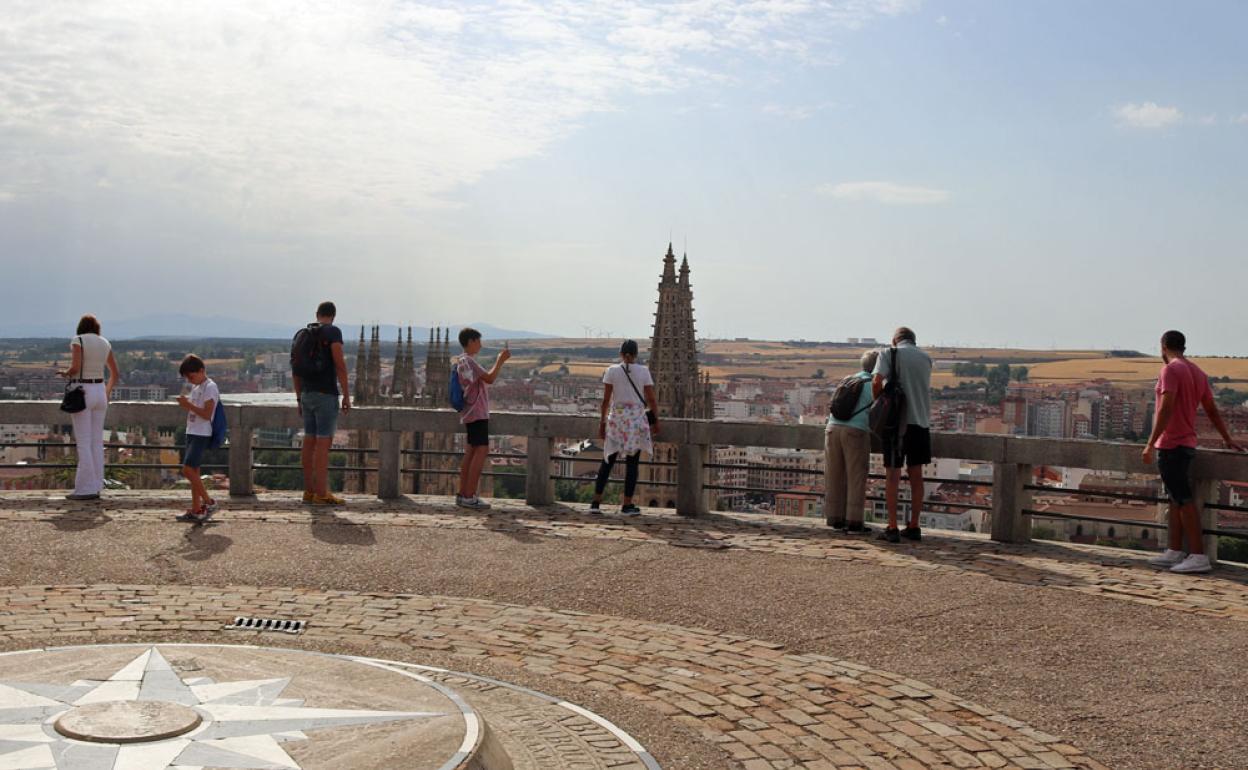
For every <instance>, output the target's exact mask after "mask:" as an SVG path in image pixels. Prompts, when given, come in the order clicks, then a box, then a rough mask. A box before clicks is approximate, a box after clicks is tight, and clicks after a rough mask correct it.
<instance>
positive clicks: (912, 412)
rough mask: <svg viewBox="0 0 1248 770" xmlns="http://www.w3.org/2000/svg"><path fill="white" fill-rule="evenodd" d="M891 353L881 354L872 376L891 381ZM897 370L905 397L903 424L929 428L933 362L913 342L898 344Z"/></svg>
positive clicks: (885, 350)
mask: <svg viewBox="0 0 1248 770" xmlns="http://www.w3.org/2000/svg"><path fill="white" fill-rule="evenodd" d="M892 367H893V351H892V350H891V349H890V348H885V349H884V350H881V351H880V359H879V360H878V361H876V363H875V371H874V372H873V374H879V375H882V376H883V377H884V379H886V380H887V379H892V377H893V368H892ZM897 368H898V369H899V370H900V377H899V378H898V379H899V381H900V382H901V389H902V390H903V391H905V393H906V423H907V424H909V425H917V426H919V427H920V428H930V427H931V419H930V415H931V413H932V358H931V356H929V355H928V354H927V353H924V352H923V351H922V350H920V349H919V348H917V347H915V345H914V343H912V342H899V343H897Z"/></svg>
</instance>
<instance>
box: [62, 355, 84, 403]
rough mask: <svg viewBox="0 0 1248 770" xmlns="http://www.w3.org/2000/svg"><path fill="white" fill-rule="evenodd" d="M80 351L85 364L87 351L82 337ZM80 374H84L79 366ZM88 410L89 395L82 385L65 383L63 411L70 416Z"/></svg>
mask: <svg viewBox="0 0 1248 770" xmlns="http://www.w3.org/2000/svg"><path fill="white" fill-rule="evenodd" d="M78 349H79V350H81V351H82V362H83V364H85V363H86V361H87V349H86V348H85V347H83V345H82V337H79V338H78ZM78 373H79V374H82V366H81V365H80V366H79V371H78ZM86 408H87V394H86V393H85V392H84V391H83V389H82V385H81V384H78V383H76V382H74V381H73V380H70V381H69V382H67V383H65V395H63V396H61V411H62V412H66V413H68V414H77V413H78V412H81V411H83V410H84V409H86Z"/></svg>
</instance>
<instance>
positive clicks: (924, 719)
mask: <svg viewBox="0 0 1248 770" xmlns="http://www.w3.org/2000/svg"><path fill="white" fill-rule="evenodd" d="M0 604H2V605H3V606H4V607H5V609H4V610H3V611H2V612H0V640H3V643H4V644H5V645H6V646H14V645H21V644H22V643H26V644H31V643H33V642H34V641H35V640H38V642H39V643H41V644H47V643H50V642H54V641H55V640H56V639H57V638H58V637H62V636H74V637H76V636H82V635H90V636H92V637H94V638H96V639H97V640H99V641H101V642H132V641H139V640H149V639H151V638H152V637H156V636H167V635H171V634H174V635H176V634H178V633H188V632H190V633H194V632H200V633H204V632H221V629H222V627H223V625H225V624H226V623H227V622H228V621H229V620H230V619H231V618H232V617H234V616H235V615H256V616H261V617H284V618H298V619H309V620H310V623H309V625H308V628H307V631H306V632H305V637H306V640H307V641H309V642H323V643H330V644H337V643H346V644H352V643H355V644H361V645H375V644H377V643H378V642H383V643H385V642H389V643H391V644H393V645H394V648H395V649H396V650H401V651H403V653H404V654H405V655H407V656H410V657H419V655H420V652H421V651H422V650H431V651H439V652H447V653H451V654H453V655H455V656H458V657H466V658H473V657H488V658H490V659H491V660H492V661H494V662H495V663H500V662H501V663H507V664H511V665H513V666H515V667H518V668H521V669H525V670H528V671H529V672H532V673H536V674H540V675H543V676H546V677H549V678H550V679H552V680H555V681H563V682H570V683H572V684H576V685H585V686H590V687H595V688H601V689H607V690H612V691H615V692H617V693H620V694H622V695H625V696H627V697H630V698H633V699H637V700H640V701H643V702H645V703H646V704H648V705H650V706H652V707H653V708H655V709H657V710H658V711H659V712H661V713H662V714H664V715H666V716H667V717H668V718H670V719H671V720H673V721H676V722H679V723H682V724H685V725H687V726H689V727H691V728H693V729H695V730H696V731H697V733H698V734H700V735H701V736H702V737H703V738H704V739H705V740H708V741H711V742H713V743H715V744H716V745H717V746H718V747H719V748H720V749H722V750H723V751H724V752H725V753H726V754H727V756H728V757H730V758H731V759H732V760H734V761H735V762H736V763H737V764H738V765H739V766H740V767H741V768H743V770H770V769H775V770H780V769H781V768H807V769H808V770H830V768H895V769H896V770H915V769H917V768H925V767H940V768H944V767H952V768H974V767H989V768H1103V767H1104V765H1101V764H1099V763H1097V762H1095V761H1093V760H1092V759H1089V758H1088V757H1087V756H1085V755H1084V754H1083V752H1081V751H1080V750H1079V749H1077V748H1076V747H1074V746H1072V745H1070V744H1068V743H1065V742H1063V741H1061V740H1059V739H1058V738H1056V737H1054V736H1051V735H1046V734H1044V733H1042V732H1039V731H1037V730H1034V729H1032V728H1030V727H1028V726H1027V725H1025V724H1023V723H1021V722H1018V721H1016V720H1014V719H1010V718H1009V717H1007V716H1003V715H1001V714H997V713H995V712H993V711H991V710H989V709H986V708H984V707H982V706H978V705H976V704H974V703H970V702H968V701H965V700H963V699H961V698H959V697H957V696H956V695H953V694H951V693H948V692H945V691H943V690H940V689H937V688H933V687H931V686H929V685H926V684H924V683H922V682H918V681H914V680H912V679H908V678H906V677H902V676H897V675H894V674H890V673H887V672H883V671H877V670H873V669H870V668H868V667H865V666H861V665H858V664H855V663H850V662H847V661H842V660H837V659H834V658H830V657H826V656H821V655H795V654H792V653H788V652H785V651H784V650H782V649H779V645H776V644H772V643H768V642H764V641H760V640H756V639H748V638H742V637H738V636H724V635H720V634H715V633H712V632H709V631H701V630H695V629H688V628H681V627H678V626H671V625H660V624H651V623H640V622H637V621H634V620H629V619H619V618H611V617H605V616H598V615H590V614H583V613H568V612H556V611H553V610H544V609H537V608H530V607H517V606H514V605H506V604H500V603H495V602H487V601H481V600H465V599H458V598H452V597H439V596H410V595H393V596H392V595H378V594H372V595H369V594H359V593H354V592H342V591H339V592H322V591H311V590H295V589H285V588H254V587H243V586H234V587H230V588H227V589H224V590H223V589H217V588H211V587H204V586H138V585H129V586H120V585H96V586H62V587H49V586H22V587H14V588H8V589H2V590H0ZM222 633H224V632H222ZM232 636H233V637H234V638H237V639H239V640H240V641H241V640H244V639H246V640H247V641H254V642H256V643H261V644H271V643H273V642H271V641H270V640H271V639H272V638H273V635H268V636H265V637H264V638H263V639H258V637H259V635H258V634H255V633H251V632H248V633H247V634H246V636H243V635H241V634H238V633H235V634H233V635H232ZM276 638H277V639H278V640H282V639H283V637H282V635H280V634H279V635H276ZM676 766H678V765H671V767H676Z"/></svg>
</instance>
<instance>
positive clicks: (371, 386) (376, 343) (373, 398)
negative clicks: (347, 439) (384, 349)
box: [364, 326, 381, 406]
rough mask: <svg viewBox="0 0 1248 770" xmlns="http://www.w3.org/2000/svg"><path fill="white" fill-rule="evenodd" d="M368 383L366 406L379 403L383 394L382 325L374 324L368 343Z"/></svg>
mask: <svg viewBox="0 0 1248 770" xmlns="http://www.w3.org/2000/svg"><path fill="white" fill-rule="evenodd" d="M364 376H365V379H366V380H367V382H368V384H367V387H366V388H365V396H364V397H365V402H364V405H365V406H370V405H373V404H376V403H378V399H379V397H380V396H381V327H380V326H374V327H373V333H372V339H371V340H370V341H369V343H368V371H367V372H366V373H365V375H364Z"/></svg>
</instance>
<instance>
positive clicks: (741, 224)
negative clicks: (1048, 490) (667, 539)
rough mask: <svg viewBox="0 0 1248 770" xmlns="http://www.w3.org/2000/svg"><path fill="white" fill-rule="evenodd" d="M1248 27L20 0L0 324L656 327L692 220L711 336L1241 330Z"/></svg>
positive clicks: (927, 13)
mask: <svg viewBox="0 0 1248 770" xmlns="http://www.w3.org/2000/svg"><path fill="white" fill-rule="evenodd" d="M1245 29H1248V3H1243V2H1238V1H1237V0H1228V1H1227V2H1215V1H1213V0H1202V1H1201V2H1172V3H1162V2H1140V1H1138V0H1127V1H1124V2H1110V1H1108V0H1101V1H1098V2H1095V3H1073V2H1068V3H1056V2H1031V3H1024V2H1000V0H985V1H984V2H936V1H930V2H919V1H918V0H735V1H733V0H677V1H674V2H645V1H643V0H557V1H555V2H527V1H525V0H499V1H498V2H484V1H482V2H460V3H442V2H402V1H399V0H271V1H269V2H264V3H257V2H254V1H253V0H215V1H214V2H209V3H189V2H168V0H150V1H149V0H99V1H97V2H87V1H84V0H58V1H57V2H47V0H6V2H5V8H4V14H3V21H0V264H2V265H3V274H4V278H3V281H0V335H2V334H3V332H4V327H5V325H6V324H13V323H15V322H17V321H19V320H20V321H29V320H31V319H34V318H39V319H49V320H56V319H61V318H64V319H67V320H68V319H73V318H76V317H77V315H78V314H79V313H81V312H84V311H88V310H90V311H94V312H96V313H98V314H100V315H101V316H102V317H103V318H105V319H107V318H109V317H112V318H133V317H137V316H143V315H146V314H149V313H169V312H189V313H195V314H200V313H202V314H204V315H210V314H221V315H233V316H238V317H242V318H253V319H266V320H275V321H288V320H289V321H292V322H293V321H301V320H303V319H304V317H305V316H306V315H308V313H309V312H310V310H311V308H313V307H314V306H315V304H316V302H317V301H319V300H321V299H323V298H332V299H335V300H336V301H337V302H338V304H339V308H340V315H341V316H342V317H344V318H347V319H350V320H353V321H378V322H387V323H390V322H412V323H418V324H426V323H436V322H459V321H464V320H482V321H489V322H492V323H494V324H497V325H499V326H505V327H510V328H524V329H532V330H537V331H545V332H551V333H567V334H581V333H582V330H583V328H584V327H585V326H592V327H594V328H595V329H604V330H611V331H613V332H615V334H616V335H617V336H619V335H624V334H630V335H638V336H641V335H645V334H648V333H649V324H650V320H651V313H652V311H653V302H654V299H655V283H656V281H657V278H658V274H659V271H660V268H661V256H662V254H663V252H664V250H665V249H666V247H667V242H668V239H669V237H671V238H672V239H673V240H674V241H675V243H676V248H677V251H678V252H679V251H681V250H683V249H684V248H685V244H686V243H687V249H688V253H689V259H690V262H691V264H692V268H693V281H694V290H695V307H696V313H697V318H698V325H699V329H700V331H701V333H702V334H705V335H713V336H751V337H767V338H798V337H804V338H809V339H839V338H844V337H846V336H871V335H874V336H880V337H884V336H886V335H887V334H888V333H889V331H890V330H891V329H892V328H893V327H894V326H895V325H897V324H898V323H906V324H909V325H911V326H913V327H914V328H915V329H916V330H918V333H919V339H920V342H937V341H939V342H945V343H955V342H957V343H962V344H972V343H976V344H1011V345H1015V346H1036V347H1050V346H1053V345H1057V346H1095V347H1102V348H1104V347H1136V348H1147V349H1150V350H1151V349H1152V347H1153V346H1154V344H1155V342H1154V341H1155V340H1156V338H1157V337H1158V336H1159V333H1160V332H1161V331H1162V330H1164V329H1165V328H1168V327H1178V328H1181V329H1183V330H1185V331H1186V332H1187V333H1188V337H1189V341H1190V342H1189V344H1190V346H1191V349H1192V350H1193V351H1194V352H1199V353H1233V354H1241V355H1244V354H1248V328H1246V327H1248V321H1246V320H1245V319H1246V318H1248V313H1246V312H1245V300H1244V297H1245V287H1246V286H1248V266H1246V265H1248V259H1246V258H1248V216H1246V215H1245V209H1246V206H1245V204H1248V176H1246V170H1248V53H1245V50H1246V49H1245V47H1244V45H1243V32H1244V30H1245ZM105 323H106V324H107V320H106V321H105ZM153 332H154V333H159V330H153Z"/></svg>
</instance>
